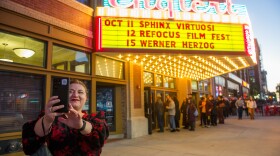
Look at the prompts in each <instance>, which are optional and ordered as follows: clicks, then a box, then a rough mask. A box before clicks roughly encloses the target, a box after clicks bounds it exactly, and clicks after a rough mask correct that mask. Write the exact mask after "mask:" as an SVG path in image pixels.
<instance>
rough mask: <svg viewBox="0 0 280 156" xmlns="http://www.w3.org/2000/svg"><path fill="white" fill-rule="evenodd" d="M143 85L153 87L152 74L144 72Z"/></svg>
mask: <svg viewBox="0 0 280 156" xmlns="http://www.w3.org/2000/svg"><path fill="white" fill-rule="evenodd" d="M144 85H147V86H152V85H154V74H153V73H149V72H144Z"/></svg>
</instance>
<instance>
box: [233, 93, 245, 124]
mask: <svg viewBox="0 0 280 156" xmlns="http://www.w3.org/2000/svg"><path fill="white" fill-rule="evenodd" d="M235 106H236V108H237V111H238V120H242V114H243V107H244V101H243V99H242V96H240V97H239V98H238V100H237V101H236V102H235Z"/></svg>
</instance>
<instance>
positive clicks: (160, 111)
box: [155, 93, 164, 132]
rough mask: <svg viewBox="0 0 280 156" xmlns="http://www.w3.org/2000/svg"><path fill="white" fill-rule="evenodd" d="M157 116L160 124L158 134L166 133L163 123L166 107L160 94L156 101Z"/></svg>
mask: <svg viewBox="0 0 280 156" xmlns="http://www.w3.org/2000/svg"><path fill="white" fill-rule="evenodd" d="M155 106H156V115H157V122H158V128H159V131H158V132H164V129H163V123H164V105H163V102H162V100H161V95H160V93H157V100H156V104H155Z"/></svg>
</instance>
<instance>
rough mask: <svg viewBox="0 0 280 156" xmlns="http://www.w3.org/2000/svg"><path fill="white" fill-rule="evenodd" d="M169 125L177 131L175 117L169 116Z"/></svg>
mask: <svg viewBox="0 0 280 156" xmlns="http://www.w3.org/2000/svg"><path fill="white" fill-rule="evenodd" d="M169 123H170V129H171V130H175V129H176V125H175V115H169Z"/></svg>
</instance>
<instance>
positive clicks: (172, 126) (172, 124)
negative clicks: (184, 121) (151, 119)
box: [166, 94, 176, 132]
mask: <svg viewBox="0 0 280 156" xmlns="http://www.w3.org/2000/svg"><path fill="white" fill-rule="evenodd" d="M166 100H167V101H168V106H166V109H167V110H168V115H169V123H170V132H176V125H175V113H176V111H175V103H174V101H173V100H172V98H171V97H170V96H169V95H168V94H166Z"/></svg>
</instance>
